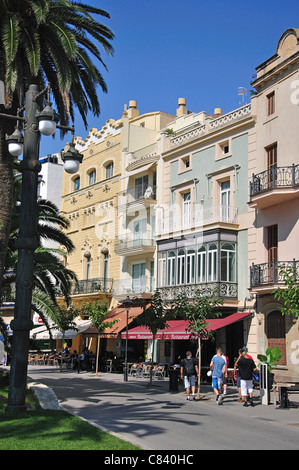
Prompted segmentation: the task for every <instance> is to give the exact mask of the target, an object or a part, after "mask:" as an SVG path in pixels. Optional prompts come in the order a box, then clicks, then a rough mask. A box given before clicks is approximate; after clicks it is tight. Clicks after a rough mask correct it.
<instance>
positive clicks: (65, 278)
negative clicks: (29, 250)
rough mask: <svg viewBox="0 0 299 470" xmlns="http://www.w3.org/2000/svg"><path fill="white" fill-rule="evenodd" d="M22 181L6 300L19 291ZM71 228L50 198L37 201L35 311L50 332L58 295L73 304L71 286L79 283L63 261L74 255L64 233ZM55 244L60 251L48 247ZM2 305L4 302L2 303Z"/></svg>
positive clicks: (7, 265) (10, 243)
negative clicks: (16, 285) (37, 245)
mask: <svg viewBox="0 0 299 470" xmlns="http://www.w3.org/2000/svg"><path fill="white" fill-rule="evenodd" d="M20 188H21V178H19V177H15V178H14V201H15V203H14V205H13V208H12V224H11V233H10V238H9V241H8V249H7V252H6V261H5V270H6V274H5V275H4V281H3V288H2V292H1V294H2V295H3V298H4V297H5V295H6V296H7V295H9V297H10V298H11V299H14V298H15V288H14V287H13V288H12V287H11V285H13V284H14V283H15V281H16V267H17V261H18V251H17V249H16V247H15V242H16V240H17V237H18V232H19V211H20ZM68 226H69V221H68V220H67V219H66V218H65V217H63V216H62V215H61V214H60V213H59V210H58V208H57V207H56V206H55V204H53V203H52V202H50V201H48V200H46V199H39V200H38V201H37V227H36V237H37V239H38V241H39V244H41V243H43V244H44V245H46V246H39V247H38V248H37V249H36V250H35V252H34V254H33V285H34V288H33V291H32V309H33V310H34V311H35V312H37V313H38V314H39V315H40V317H41V318H42V320H43V322H44V323H45V325H46V326H47V327H48V329H49V324H48V318H49V319H51V320H52V321H53V322H55V318H56V316H57V309H58V306H57V302H56V295H57V293H58V292H60V293H61V295H62V296H63V297H64V299H65V301H66V302H67V304H69V303H70V292H71V285H72V282H73V281H74V280H77V277H76V275H75V273H74V272H73V271H71V270H69V269H67V268H66V267H65V266H64V263H63V262H62V261H61V259H63V258H66V256H67V254H69V253H71V252H72V250H73V249H74V245H73V243H72V241H71V239H70V238H69V237H68V236H67V235H66V234H65V233H64V232H63V231H62V228H64V229H66V228H67V227H68ZM52 242H55V243H56V244H59V245H60V248H58V249H55V248H49V247H48V246H47V245H49V244H52ZM0 302H1V301H0Z"/></svg>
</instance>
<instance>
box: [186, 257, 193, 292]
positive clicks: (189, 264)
mask: <svg viewBox="0 0 299 470" xmlns="http://www.w3.org/2000/svg"><path fill="white" fill-rule="evenodd" d="M186 261H187V272H186V283H187V284H193V283H194V282H195V251H194V250H192V249H189V250H188V251H187V260H186Z"/></svg>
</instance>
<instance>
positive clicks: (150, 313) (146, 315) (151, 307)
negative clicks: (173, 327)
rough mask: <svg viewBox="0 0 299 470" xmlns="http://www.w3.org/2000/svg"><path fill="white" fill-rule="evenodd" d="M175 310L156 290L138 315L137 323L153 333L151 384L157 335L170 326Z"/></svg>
mask: <svg viewBox="0 0 299 470" xmlns="http://www.w3.org/2000/svg"><path fill="white" fill-rule="evenodd" d="M173 313H174V312H173V310H172V309H171V308H167V306H166V305H165V304H164V303H163V300H162V297H161V293H160V292H159V291H158V290H156V291H155V292H154V294H153V297H152V298H151V300H150V301H149V304H146V305H144V306H143V311H142V313H141V314H140V315H138V317H136V323H138V324H139V325H141V326H146V327H147V328H148V329H149V330H150V331H151V333H152V335H153V349H152V358H151V367H150V384H152V383H153V358H154V352H155V337H156V334H157V331H158V330H164V329H165V328H168V325H167V322H168V320H171V319H172V318H174V316H173Z"/></svg>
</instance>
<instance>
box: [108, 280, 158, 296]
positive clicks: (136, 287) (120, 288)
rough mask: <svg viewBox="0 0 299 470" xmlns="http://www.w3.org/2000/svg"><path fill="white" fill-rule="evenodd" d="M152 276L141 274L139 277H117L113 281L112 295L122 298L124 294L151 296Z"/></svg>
mask: <svg viewBox="0 0 299 470" xmlns="http://www.w3.org/2000/svg"><path fill="white" fill-rule="evenodd" d="M153 290H154V289H153V278H152V277H149V276H141V277H140V278H139V279H132V278H129V279H119V280H116V281H113V296H114V297H115V298H123V297H125V296H126V295H134V296H137V295H138V297H143V298H149V297H151V295H152V293H153Z"/></svg>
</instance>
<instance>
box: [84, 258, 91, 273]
mask: <svg viewBox="0 0 299 470" xmlns="http://www.w3.org/2000/svg"><path fill="white" fill-rule="evenodd" d="M84 277H85V279H86V280H89V279H90V278H91V254H90V253H89V252H87V253H85V255H84Z"/></svg>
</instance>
